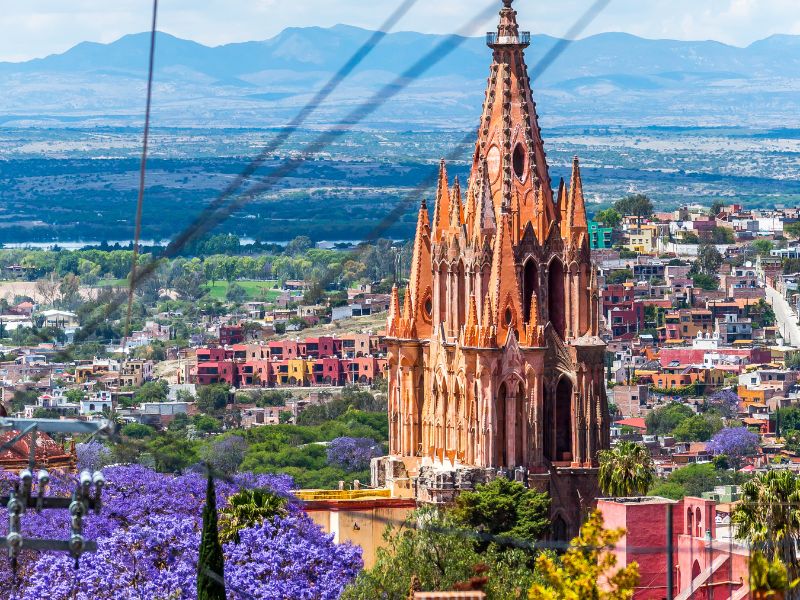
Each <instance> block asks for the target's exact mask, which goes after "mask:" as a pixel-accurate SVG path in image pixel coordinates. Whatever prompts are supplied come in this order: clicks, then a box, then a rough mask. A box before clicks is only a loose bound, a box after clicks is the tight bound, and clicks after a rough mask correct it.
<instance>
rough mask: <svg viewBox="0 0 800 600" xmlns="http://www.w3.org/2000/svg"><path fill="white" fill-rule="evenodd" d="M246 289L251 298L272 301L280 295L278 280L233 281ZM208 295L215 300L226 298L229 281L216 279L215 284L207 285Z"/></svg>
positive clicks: (248, 296)
mask: <svg viewBox="0 0 800 600" xmlns="http://www.w3.org/2000/svg"><path fill="white" fill-rule="evenodd" d="M233 283H235V284H236V285H239V286H241V287H243V288H244V289H245V291H246V292H247V298H248V299H249V300H266V301H268V302H272V301H273V300H275V298H277V297H278V293H279V292H278V289H276V287H277V285H278V282H277V280H274V279H272V280H267V281H235V282H233ZM206 289H207V290H208V295H209V296H210V297H211V298H213V299H214V300H225V294H226V293H227V291H228V282H227V281H215V282H214V285H211V284H208V285H206Z"/></svg>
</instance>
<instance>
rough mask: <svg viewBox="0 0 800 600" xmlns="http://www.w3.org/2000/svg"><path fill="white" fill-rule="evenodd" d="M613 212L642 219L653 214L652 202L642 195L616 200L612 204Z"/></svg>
mask: <svg viewBox="0 0 800 600" xmlns="http://www.w3.org/2000/svg"><path fill="white" fill-rule="evenodd" d="M614 210H616V211H617V212H618V213H619V214H621V215H629V216H634V217H637V218H639V219H644V218H648V217H650V216H651V215H652V214H653V202H652V201H651V200H650V198H648V197H647V196H645V195H644V194H632V195H630V196H626V197H625V198H622V199H621V200H617V201H616V202H615V203H614Z"/></svg>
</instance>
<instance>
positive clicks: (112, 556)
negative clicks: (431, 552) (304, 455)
mask: <svg viewBox="0 0 800 600" xmlns="http://www.w3.org/2000/svg"><path fill="white" fill-rule="evenodd" d="M103 472H104V474H105V476H106V480H107V486H106V489H105V490H104V492H103V500H104V504H103V508H102V511H101V512H100V514H99V515H94V514H92V513H90V514H89V515H88V516H87V518H86V526H85V534H86V537H87V538H89V539H94V540H96V541H97V545H98V550H97V552H95V553H85V554H84V555H83V556H82V557H81V559H80V562H79V567H78V569H77V571H76V570H75V568H74V566H75V561H74V559H72V558H71V557H70V556H69V555H68V554H66V553H57V552H46V553H41V552H32V551H30V550H26V551H24V552H23V554H22V555H21V556H20V561H19V572H18V573H19V577H18V593H17V594H16V597H19V598H22V599H33V598H37V599H38V598H53V599H54V600H67V599H69V600H90V599H92V600H94V599H97V600H104V599H109V600H110V599H112V598H113V599H117V598H119V599H122V600H126V599H137V600H145V599H150V598H180V599H187V600H194V599H195V598H196V589H195V588H196V571H197V557H198V550H199V543H200V529H201V515H202V507H203V503H204V500H205V486H206V479H205V475H204V474H202V473H187V474H185V475H179V476H174V475H167V474H161V473H156V472H155V471H152V470H150V469H148V468H145V467H142V466H139V465H131V466H113V467H108V468H106V469H104V471H103ZM15 477H16V474H14V473H7V472H4V473H0V487H8V485H9V484H10V480H13V479H14V478H15ZM75 483H76V479H75V475H65V474H58V473H53V474H52V485H51V493H52V494H60V495H68V494H69V493H70V492H71V490H72V489H73V488H74V485H75ZM292 486H293V481H292V479H291V478H290V477H288V476H286V475H253V474H249V473H244V474H239V475H236V476H234V477H233V478H232V479H231V480H227V481H226V480H217V486H216V489H217V504H218V507H219V508H220V509H222V508H223V507H224V506H225V504H226V502H227V498H228V497H229V496H231V495H232V494H233V493H235V492H236V491H238V490H240V489H242V487H260V488H267V489H270V490H272V491H273V492H274V493H276V494H279V495H282V496H286V497H288V498H290V500H293V497H292V496H291V492H290V490H291V489H292ZM4 511H5V509H4V508H3V509H2V510H0V523H6V522H7V519H6V516H5V514H4ZM22 524H23V535H25V536H29V537H60V538H62V539H67V538H68V537H69V515H68V513H67V512H66V511H57V510H46V511H42V513H39V514H37V513H36V512H34V511H28V512H26V513H25V515H23V517H22ZM240 536H241V538H240V539H247V540H250V541H249V542H248V543H253V544H256V546H254V547H252V548H241V547H239V546H237V545H236V544H227V545H226V546H225V549H224V550H225V555H226V556H225V564H226V567H225V574H224V575H225V578H226V580H230V581H231V582H232V585H235V586H236V587H237V589H239V590H241V591H242V592H244V593H245V594H250V595H251V596H252V597H258V598H285V597H292V598H309V599H317V598H319V599H327V598H335V597H338V594H339V593H340V592H341V589H342V587H343V586H344V585H346V583H348V582H349V581H350V580H351V579H352V578H353V577H354V576H355V574H356V573H357V572H358V571H359V570H360V569H361V567H362V562H361V552H360V549H358V548H355V547H353V546H349V545H344V546H342V545H338V544H335V543H334V542H333V539H332V537H331V536H327V535H325V534H324V533H323V532H322V530H321V529H319V528H318V527H317V525H315V524H314V523H313V522H312V521H311V519H310V518H309V517H308V516H307V515H306V514H305V513H303V512H302V510H301V509H300V508H299V505H298V504H297V503H296V502H294V501H290V503H289V505H288V514H287V515H286V517H285V518H282V519H281V520H280V521H277V520H276V521H275V522H267V523H266V525H259V526H256V527H253V528H250V529H244V530H242V531H241V532H240ZM267 560H269V561H271V563H270V564H272V565H280V569H274V568H273V572H271V574H270V576H269V577H267V578H265V577H264V573H265V570H264V569H265V566H264V565H265V564H266V563H265V561H267ZM299 573H302V576H300V575H299ZM233 582H236V583H233ZM309 590H311V592H309ZM229 593H230V597H231V598H238V597H248V596H246V595H242V596H239V595H237V594H235V593H233V589H232V588H230V590H229ZM0 597H3V598H12V597H15V595H14V582H13V580H12V574H11V569H10V566H9V564H8V562H7V561H0Z"/></svg>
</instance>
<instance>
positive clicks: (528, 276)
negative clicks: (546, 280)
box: [522, 258, 539, 323]
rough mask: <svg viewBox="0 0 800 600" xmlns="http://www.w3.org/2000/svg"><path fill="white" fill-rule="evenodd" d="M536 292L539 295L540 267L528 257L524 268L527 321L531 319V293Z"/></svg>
mask: <svg viewBox="0 0 800 600" xmlns="http://www.w3.org/2000/svg"><path fill="white" fill-rule="evenodd" d="M533 292H536V295H537V296H538V295H539V269H538V268H537V266H536V261H535V260H533V259H532V258H529V259H528V262H526V263H525V267H524V268H523V270H522V306H523V315H524V318H525V322H526V323H530V321H531V295H532V294H533Z"/></svg>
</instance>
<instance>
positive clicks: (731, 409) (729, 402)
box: [706, 388, 740, 418]
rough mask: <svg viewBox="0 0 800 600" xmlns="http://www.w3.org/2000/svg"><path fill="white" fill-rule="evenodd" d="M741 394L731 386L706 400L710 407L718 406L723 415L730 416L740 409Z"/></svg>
mask: <svg viewBox="0 0 800 600" xmlns="http://www.w3.org/2000/svg"><path fill="white" fill-rule="evenodd" d="M739 402H740V399H739V394H737V393H736V392H735V391H733V389H731V388H725V389H724V390H720V391H718V392H716V393H714V394H711V396H709V397H708V400H706V404H707V406H708V407H709V408H716V409H717V410H718V411H719V412H720V414H721V415H722V416H723V417H726V418H730V417H733V416H735V415H736V413H737V412H738V411H739Z"/></svg>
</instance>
